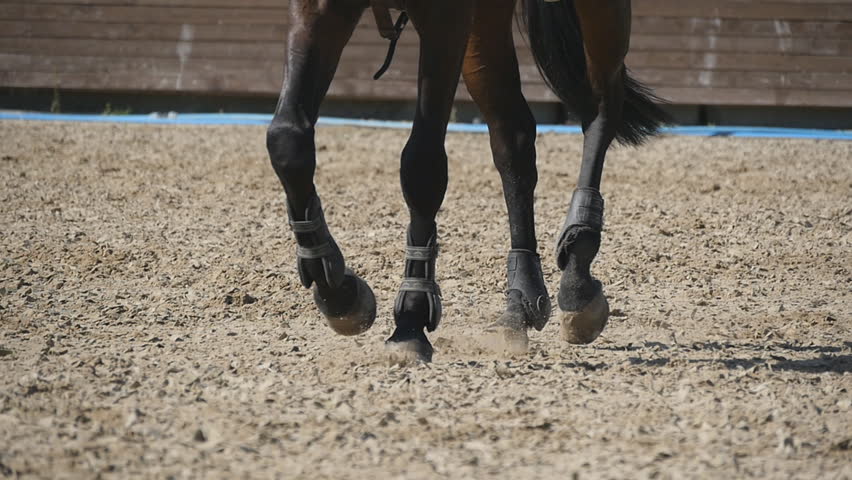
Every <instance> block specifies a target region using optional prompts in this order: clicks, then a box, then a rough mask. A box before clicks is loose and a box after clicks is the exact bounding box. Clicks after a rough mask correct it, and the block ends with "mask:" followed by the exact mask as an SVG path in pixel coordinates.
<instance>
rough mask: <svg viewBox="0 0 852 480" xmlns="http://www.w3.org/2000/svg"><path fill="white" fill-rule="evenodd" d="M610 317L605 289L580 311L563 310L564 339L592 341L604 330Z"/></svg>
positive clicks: (574, 341) (580, 341)
mask: <svg viewBox="0 0 852 480" xmlns="http://www.w3.org/2000/svg"><path fill="white" fill-rule="evenodd" d="M607 319H609V303H608V302H607V301H606V296H604V294H603V291H600V292H598V294H597V295H596V296H595V298H593V299H592V301H591V302H589V303H588V304H587V305H586V306H585V307H583V309H582V310H581V311H579V312H562V327H561V329H560V330H561V333H562V339H563V340H565V341H566V342H568V343H573V344H578V345H580V344H586V343H592V342H593V341H594V340H595V339H596V338H598V335H600V334H601V332H603V329H604V327H605V326H606V322H607Z"/></svg>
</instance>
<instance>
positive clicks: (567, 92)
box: [521, 0, 669, 145]
mask: <svg viewBox="0 0 852 480" xmlns="http://www.w3.org/2000/svg"><path fill="white" fill-rule="evenodd" d="M521 3H522V5H523V12H522V15H523V23H524V25H525V26H526V30H527V36H528V38H529V42H530V47H531V48H532V52H533V57H535V63H536V66H538V70H539V72H541V75H542V77H544V81H545V83H547V86H548V87H550V89H551V90H553V92H554V93H556V95H557V96H558V97H559V99H560V100H562V103H563V104H565V107H566V108H567V109H568V111H569V112H571V113H572V114H573V115H575V116H577V117H578V118H579V120H580V122H581V123H582V125H583V126H584V127H586V126H588V125H589V124H590V123H591V122H592V120H594V118H595V116H596V115H597V109H598V106H597V102H596V101H595V96H594V94H593V93H592V86H591V84H590V83H589V78H588V75H587V74H586V54H585V51H584V50H583V35H582V32H581V30H580V22H579V19H578V18H577V12H576V10H575V9H574V1H573V0H557V1H552V0H551V1H547V0H522V1H521ZM659 103H664V102H663V100H661V99H660V98H659V97H657V96H655V95H654V94H653V93H652V92H651V90H650V89H649V88H648V87H646V86H645V85H642V84H641V83H640V82H638V81H637V80H636V79H634V78H633V77H631V76H630V75H629V74H628V73H627V69H624V108H623V113H622V122H621V124H620V125H618V126H616V134H615V136H616V139H617V140H618V141H619V143H622V144H628V145H639V144H641V143H642V142H644V141H645V139H647V138H648V137H649V136H651V135H654V134H656V133H658V132H659V130H660V126H661V125H662V124H664V123H667V122H668V121H669V117H668V115H667V114H666V113H665V112H664V111H663V110H662V109H661V108H660V106H659V105H658V104H659Z"/></svg>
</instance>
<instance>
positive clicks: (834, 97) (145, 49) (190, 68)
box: [0, 0, 852, 107]
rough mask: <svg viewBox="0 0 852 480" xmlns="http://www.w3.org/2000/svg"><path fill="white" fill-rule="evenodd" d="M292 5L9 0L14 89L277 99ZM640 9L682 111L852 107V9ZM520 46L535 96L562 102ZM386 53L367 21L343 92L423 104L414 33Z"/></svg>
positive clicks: (655, 73)
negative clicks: (417, 99)
mask: <svg viewBox="0 0 852 480" xmlns="http://www.w3.org/2000/svg"><path fill="white" fill-rule="evenodd" d="M480 1H488V0H480ZM287 4H288V1H287V0H19V1H12V0H0V87H16V88H63V89H78V90H94V91H123V92H147V93H157V92H163V93H174V92H189V93H199V94H234V95H246V94H258V95H275V94H276V93H277V92H278V91H279V89H280V84H281V77H282V64H283V59H284V51H285V38H286V31H287V21H288V13H287ZM633 10H634V27H633V38H632V49H631V53H630V55H629V58H628V66H629V67H630V68H631V69H633V70H634V72H635V73H636V74H637V76H638V77H639V78H641V79H643V80H645V81H646V82H647V83H649V84H650V85H652V86H653V87H654V88H656V90H657V93H658V94H659V95H661V96H662V97H664V98H667V99H668V100H670V101H671V102H673V103H675V104H683V105H743V106H822V107H852V0H845V1H841V0H835V1H830V0H716V1H713V0H634V2H633ZM518 44H519V47H518V51H519V56H520V59H521V71H522V72H521V73H522V77H523V79H524V84H525V93H526V95H527V97H528V98H529V99H530V100H534V101H544V102H547V101H555V100H556V99H555V97H554V96H553V95H552V94H551V93H550V92H549V91H548V90H547V88H546V87H545V86H544V84H543V82H542V80H541V78H540V77H539V75H538V72H537V71H536V68H535V66H534V65H533V63H532V60H531V55H530V54H529V52H528V49H527V47H526V45H525V43H524V40H523V38H522V37H520V36H518ZM386 48H387V42H386V41H385V40H383V39H382V38H380V37H379V35H378V32H377V31H376V29H375V26H374V23H373V18H372V16H371V15H369V13H367V14H365V15H364V18H363V20H362V23H361V25H360V26H359V28H358V30H357V32H356V33H355V35H354V38H353V40H352V42H351V44H350V45H349V46H348V47H347V49H346V51H345V53H344V57H343V59H342V62H341V65H340V70H339V73H338V76H337V78H336V79H335V81H334V83H333V85H332V87H331V91H330V95H331V96H332V97H334V98H338V99H351V100H358V99H373V100H376V99H379V100H381V99H410V98H412V97H413V96H414V94H415V84H414V78H415V76H416V73H417V72H416V59H417V48H418V47H417V36H416V33H415V32H414V29H413V28H412V29H409V30H408V31H406V32H405V34H404V36H403V39H402V41H401V42H400V46H399V48H398V51H397V55H396V58H395V60H394V63H393V65H392V67H391V69H390V71H389V72H388V73H387V74H386V76H385V77H383V78H382V79H381V80H380V81H373V80H372V79H371V76H372V74H373V73H374V71H375V70H376V69H377V67H378V66H379V65H380V64H381V62H382V60H383V59H384V55H385V51H386ZM459 96H460V98H467V94H466V92H464V89H460V90H459Z"/></svg>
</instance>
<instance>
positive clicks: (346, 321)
mask: <svg viewBox="0 0 852 480" xmlns="http://www.w3.org/2000/svg"><path fill="white" fill-rule="evenodd" d="M346 277H347V278H346V279H345V280H344V281H346V280H348V279H352V280H350V281H354V282H355V301H354V302H353V303H352V307H350V309H349V311H348V312H346V313H343V314H332V313H329V312H326V311H323V308H322V306H323V305H324V303H325V302H324V300H323V299H322V298H320V297H319V296H318V291H317V290H314V300H315V301H316V303H317V305H318V306H320V311H322V312H323V315H325V320H326V323H328V326H329V327H331V329H332V330H334V331H335V333H337V334H339V335H346V336H352V335H360V334H362V333H364V332H366V331H367V330H369V329H370V327H372V326H373V322H374V321H375V320H376V296H375V295H374V294H373V290H372V289H371V288H370V286H369V285H367V282H365V281H364V280H362V279H361V277H359V276H357V275H355V274H354V273H351V272H347V274H346Z"/></svg>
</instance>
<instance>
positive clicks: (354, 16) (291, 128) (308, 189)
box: [267, 0, 376, 335]
mask: <svg viewBox="0 0 852 480" xmlns="http://www.w3.org/2000/svg"><path fill="white" fill-rule="evenodd" d="M290 8H291V12H292V15H291V29H290V34H289V44H288V55H287V68H286V76H285V79H284V86H283V89H282V93H281V97H280V99H279V102H278V106H277V108H276V110H275V115H274V117H273V119H272V123H271V124H270V126H269V129H268V131H267V149H268V151H269V157H270V160H271V162H272V167H273V168H274V170H275V173H276V174H277V175H278V177H279V179H280V181H281V184H282V185H283V187H284V190H285V192H286V194H287V211H288V216H289V219H290V227H291V230H292V231H293V233H294V234H295V236H296V242H297V244H298V248H297V252H296V256H297V258H298V268H299V277H300V279H301V282H302V284H303V285H304V286H305V287H306V288H308V287H311V286H313V295H314V301H315V303H316V305H317V307H318V308H319V310H320V311H321V312H322V313H323V315H324V316H325V317H326V320H327V322H328V324H329V325H330V326H331V328H332V329H333V330H334V331H336V332H337V333H340V334H342V335H355V334H359V333H362V332H364V331H366V330H367V329H368V328H370V326H371V325H372V324H373V321H374V320H375V317H376V301H375V297H374V295H373V292H372V290H371V289H370V287H369V286H368V285H367V283H366V282H364V281H363V280H362V279H361V278H359V277H358V276H357V275H355V274H354V273H353V272H351V271H350V270H349V269H347V268H346V265H345V262H344V259H343V254H342V253H341V251H340V248H339V247H338V246H337V243H336V242H335V241H334V238H333V237H332V236H331V233H330V232H329V228H328V225H327V224H326V221H325V217H324V215H323V210H322V205H321V203H320V200H319V196H318V195H317V192H316V188H315V186H314V181H313V179H314V172H315V170H316V148H315V145H314V125H315V124H316V121H317V117H318V115H319V108H320V104H321V102H322V100H323V98H324V97H325V94H326V92H327V90H328V87H329V84H330V83H331V80H332V78H333V76H334V72H335V70H336V68H337V64H338V61H339V59H340V55H341V52H342V51H343V47H344V46H345V45H346V43H347V41H348V40H349V38H350V36H351V34H352V32H353V31H354V29H355V26H356V25H357V23H358V20H359V18H360V16H361V13H362V11H363V7H349V6H347V5H345V4H341V3H336V2H318V1H317V0H293V1H292V2H291V6H290Z"/></svg>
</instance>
